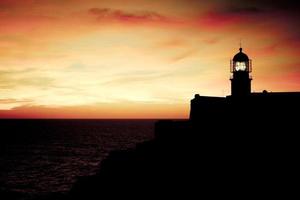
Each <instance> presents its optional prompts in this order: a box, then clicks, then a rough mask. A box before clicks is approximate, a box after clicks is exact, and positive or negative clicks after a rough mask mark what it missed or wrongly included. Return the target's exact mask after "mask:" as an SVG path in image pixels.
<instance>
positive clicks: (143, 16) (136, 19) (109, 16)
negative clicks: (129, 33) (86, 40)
mask: <svg viewBox="0 0 300 200" xmlns="http://www.w3.org/2000/svg"><path fill="white" fill-rule="evenodd" d="M88 12H89V13H90V14H91V15H94V16H95V17H96V19H97V20H98V21H99V22H103V21H116V22H122V23H137V24H141V23H149V22H152V23H153V22H155V23H168V22H170V21H171V19H170V18H168V17H167V16H164V15H161V14H159V13H156V12H153V11H136V12H129V11H125V10H116V9H111V8H91V9H89V11H88Z"/></svg>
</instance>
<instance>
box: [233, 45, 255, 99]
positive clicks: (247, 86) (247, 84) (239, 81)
mask: <svg viewBox="0 0 300 200" xmlns="http://www.w3.org/2000/svg"><path fill="white" fill-rule="evenodd" d="M230 72H231V77H230V81H231V96H233V97H245V96H248V95H250V94H251V80H252V77H251V75H250V73H251V72H252V61H251V60H250V59H249V57H248V56H247V55H246V54H245V53H243V49H242V48H240V52H239V53H237V54H236V55H235V56H234V57H233V59H232V60H231V61H230Z"/></svg>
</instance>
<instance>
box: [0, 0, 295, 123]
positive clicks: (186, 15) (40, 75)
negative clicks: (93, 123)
mask: <svg viewBox="0 0 300 200" xmlns="http://www.w3.org/2000/svg"><path fill="white" fill-rule="evenodd" d="M299 10H300V3H295V2H294V1H292V0H285V1H276V0H272V1H271V0H244V1H240V0H230V1H229V0H228V1H226V0H209V1H208V0H159V1H158V0H0V118H186V117H188V113H189V101H190V99H191V98H193V96H194V94H196V93H199V94H200V95H214V96H226V95H228V94H230V82H229V76H230V73H229V61H230V59H231V58H232V57H233V56H234V55H235V54H236V53H237V52H238V48H239V43H240V40H242V46H243V49H244V51H245V53H247V54H248V55H249V57H250V58H251V59H252V60H253V79H254V80H253V82H252V88H253V91H256V92H258V91H262V90H263V89H267V90H268V91H274V92H275V91H300V60H299V56H300V13H299Z"/></svg>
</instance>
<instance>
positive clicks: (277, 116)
mask: <svg viewBox="0 0 300 200" xmlns="http://www.w3.org/2000/svg"><path fill="white" fill-rule="evenodd" d="M230 67H231V69H230V72H231V74H232V76H231V78H230V81H231V95H229V96H226V97H207V96H200V95H198V94H196V95H195V98H194V99H192V100H191V110H190V119H189V120H181V121H175V120H160V121H158V122H156V124H155V138H154V139H153V140H150V141H146V142H143V143H141V144H137V146H136V148H134V149H129V150H123V151H116V152H112V153H111V154H110V155H109V156H108V157H107V158H106V159H105V160H104V161H103V162H102V164H101V168H100V170H99V173H98V174H97V175H95V176H92V177H84V178H81V179H79V181H78V182H77V183H76V184H75V185H74V187H73V188H72V190H71V192H70V194H69V195H70V199H72V200H74V199H103V198H104V199H105V197H106V196H109V199H112V197H116V198H117V197H122V198H139V199H140V198H147V197H148V198H149V197H150V198H157V197H161V198H164V197H165V198H168V199H169V198H180V199H194V198H207V197H210V198H214V197H216V198H220V197H221V198H238V199H246V198H249V197H250V198H257V197H262V198H270V197H271V198H282V199H289V198H294V197H295V196H296V195H298V190H299V188H298V187H297V184H296V183H297V181H298V177H297V174H298V171H299V164H298V157H299V153H298V152H299V139H298V138H299V136H298V135H299V125H298V124H299V117H298V115H299V111H300V109H299V108H300V105H299V103H300V93H299V92H274V93H273V92H267V91H263V92H261V93H253V92H251V80H252V78H251V75H250V74H251V71H252V69H251V68H252V66H251V60H250V59H249V58H248V56H247V55H246V54H244V53H243V52H242V49H240V52H239V53H238V54H237V55H236V56H234V58H233V59H232V61H231V64H230Z"/></svg>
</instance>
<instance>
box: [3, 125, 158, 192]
mask: <svg viewBox="0 0 300 200" xmlns="http://www.w3.org/2000/svg"><path fill="white" fill-rule="evenodd" d="M0 127H1V129H2V130H4V132H2V131H1V136H0V137H1V138H0V139H1V142H0V144H1V146H2V147H1V149H0V171H1V172H0V190H2V191H3V190H4V191H13V192H19V193H23V194H27V195H28V194H30V195H31V196H32V195H33V196H35V195H41V194H49V193H64V192H67V191H68V190H69V189H70V188H71V186H72V184H73V183H74V182H75V180H76V177H78V176H87V175H93V174H95V173H96V172H97V170H98V169H99V164H100V162H101V160H102V159H103V158H104V157H105V156H107V155H108V153H109V152H110V151H112V150H116V149H124V148H130V147H134V145H135V144H136V143H139V142H142V141H145V140H149V139H151V138H152V137H153V128H154V121H153V120H110V121H109V120H9V121H5V120H4V121H0Z"/></svg>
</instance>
